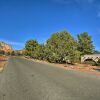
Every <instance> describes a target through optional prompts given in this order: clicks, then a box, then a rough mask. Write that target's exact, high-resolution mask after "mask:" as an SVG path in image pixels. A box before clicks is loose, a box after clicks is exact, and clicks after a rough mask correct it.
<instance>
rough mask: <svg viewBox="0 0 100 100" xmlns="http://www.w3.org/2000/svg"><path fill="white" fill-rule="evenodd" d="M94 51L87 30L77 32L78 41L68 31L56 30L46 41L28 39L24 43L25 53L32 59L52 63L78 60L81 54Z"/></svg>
mask: <svg viewBox="0 0 100 100" xmlns="http://www.w3.org/2000/svg"><path fill="white" fill-rule="evenodd" d="M93 52H94V46H93V43H92V39H91V36H89V35H88V33H87V32H84V33H82V34H78V41H77V40H75V39H74V37H72V36H71V34H70V33H69V32H66V31H63V32H56V33H54V34H53V35H52V36H51V37H50V38H49V39H48V40H47V42H46V44H45V45H43V44H39V43H38V42H37V41H36V40H28V41H27V42H26V44H25V51H24V54H25V55H29V56H31V57H32V58H34V59H39V60H46V61H49V62H53V63H64V62H67V61H70V63H72V64H74V63H76V62H79V61H80V58H81V55H84V54H91V53H93Z"/></svg>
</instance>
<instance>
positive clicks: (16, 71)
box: [0, 57, 100, 100]
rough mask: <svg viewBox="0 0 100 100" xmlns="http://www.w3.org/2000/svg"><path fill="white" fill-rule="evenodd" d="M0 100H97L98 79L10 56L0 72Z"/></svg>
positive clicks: (98, 99) (99, 90)
mask: <svg viewBox="0 0 100 100" xmlns="http://www.w3.org/2000/svg"><path fill="white" fill-rule="evenodd" d="M0 100H100V77H97V76H92V75H90V74H84V73H81V72H75V71H66V70H63V69H59V68H56V67H52V66H50V65H44V64H39V63H35V62H32V61H28V60H25V59H21V58H16V57H13V58H10V59H9V63H8V65H7V66H6V68H5V70H4V72H3V73H0Z"/></svg>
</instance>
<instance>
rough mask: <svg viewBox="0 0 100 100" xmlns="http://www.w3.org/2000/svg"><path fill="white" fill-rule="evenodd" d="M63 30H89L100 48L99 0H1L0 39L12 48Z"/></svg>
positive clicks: (98, 48) (72, 31) (41, 41)
mask: <svg viewBox="0 0 100 100" xmlns="http://www.w3.org/2000/svg"><path fill="white" fill-rule="evenodd" d="M64 30H66V31H69V32H70V33H71V34H72V35H73V36H74V37H75V38H76V35H77V34H79V33H82V32H85V31H86V32H89V34H90V35H91V36H92V38H93V41H94V45H95V47H96V49H97V50H100V44H99V43H100V0H0V40H1V41H5V42H7V43H9V44H11V45H12V46H13V48H14V49H22V48H24V44H25V42H26V41H27V40H28V39H37V40H38V41H39V43H45V42H46V40H47V39H48V38H49V37H50V36H51V34H53V33H54V32H57V31H64Z"/></svg>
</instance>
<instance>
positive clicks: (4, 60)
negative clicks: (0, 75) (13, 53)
mask: <svg viewBox="0 0 100 100" xmlns="http://www.w3.org/2000/svg"><path fill="white" fill-rule="evenodd" d="M6 63H7V57H6V56H0V72H1V71H2V70H3V69H4V66H5V65H6Z"/></svg>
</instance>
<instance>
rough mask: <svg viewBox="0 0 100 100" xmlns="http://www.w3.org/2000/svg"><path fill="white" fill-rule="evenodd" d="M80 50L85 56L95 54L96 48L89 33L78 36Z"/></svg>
mask: <svg viewBox="0 0 100 100" xmlns="http://www.w3.org/2000/svg"><path fill="white" fill-rule="evenodd" d="M77 37H78V43H79V45H78V50H79V51H80V52H81V54H82V55H85V54H93V53H94V46H93V42H92V39H91V36H89V35H88V33H87V32H84V33H82V34H78V35H77Z"/></svg>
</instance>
